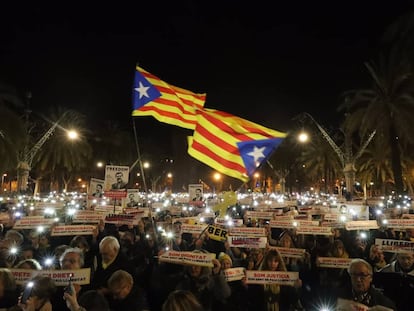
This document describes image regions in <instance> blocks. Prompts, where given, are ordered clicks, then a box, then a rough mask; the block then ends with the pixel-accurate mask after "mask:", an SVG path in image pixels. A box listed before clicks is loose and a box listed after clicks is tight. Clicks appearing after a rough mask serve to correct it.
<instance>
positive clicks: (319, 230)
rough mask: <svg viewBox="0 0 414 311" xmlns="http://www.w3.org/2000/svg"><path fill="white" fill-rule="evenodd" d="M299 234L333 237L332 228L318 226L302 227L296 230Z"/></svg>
mask: <svg viewBox="0 0 414 311" xmlns="http://www.w3.org/2000/svg"><path fill="white" fill-rule="evenodd" d="M296 233H297V234H317V235H332V234H333V233H332V228H331V227H317V226H300V227H298V229H297V230H296Z"/></svg>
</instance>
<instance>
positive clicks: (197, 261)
mask: <svg viewBox="0 0 414 311" xmlns="http://www.w3.org/2000/svg"><path fill="white" fill-rule="evenodd" d="M214 258H216V254H211V253H196V252H177V251H167V252H165V253H164V254H162V255H161V256H159V257H158V260H159V261H160V262H168V263H174V264H178V265H192V266H202V267H210V268H213V266H214V265H213V262H212V260H213V259H214Z"/></svg>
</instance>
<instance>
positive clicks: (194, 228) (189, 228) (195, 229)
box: [181, 224, 207, 234]
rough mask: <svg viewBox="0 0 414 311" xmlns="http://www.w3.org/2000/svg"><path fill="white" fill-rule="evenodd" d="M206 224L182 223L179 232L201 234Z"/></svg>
mask: <svg viewBox="0 0 414 311" xmlns="http://www.w3.org/2000/svg"><path fill="white" fill-rule="evenodd" d="M206 228H207V225H189V224H182V225H181V233H191V234H201V232H203V231H204V230H205V229H206Z"/></svg>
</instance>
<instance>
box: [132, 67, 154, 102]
mask: <svg viewBox="0 0 414 311" xmlns="http://www.w3.org/2000/svg"><path fill="white" fill-rule="evenodd" d="M132 92H133V94H132V104H133V109H134V110H138V109H139V108H141V107H142V106H144V105H146V104H147V103H149V102H151V101H153V100H155V99H157V98H158V97H161V93H160V91H159V90H158V89H157V88H156V87H155V86H154V85H153V84H151V83H150V82H149V81H148V80H147V79H146V78H145V77H144V76H143V75H142V74H141V73H140V72H139V71H136V72H135V79H134V85H133V89H132Z"/></svg>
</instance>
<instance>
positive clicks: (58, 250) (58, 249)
mask: <svg viewBox="0 0 414 311" xmlns="http://www.w3.org/2000/svg"><path fill="white" fill-rule="evenodd" d="M68 248H70V246H69V245H66V244H61V245H58V246H56V248H55V249H54V251H53V253H54V254H55V258H56V262H59V260H60V257H61V256H62V254H63V253H64V252H65V250H67V249H68Z"/></svg>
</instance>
